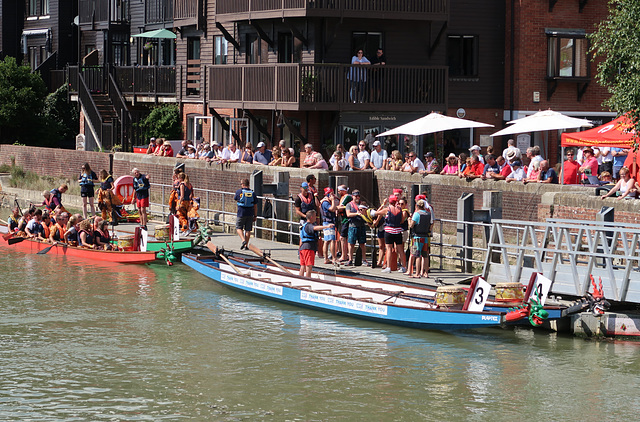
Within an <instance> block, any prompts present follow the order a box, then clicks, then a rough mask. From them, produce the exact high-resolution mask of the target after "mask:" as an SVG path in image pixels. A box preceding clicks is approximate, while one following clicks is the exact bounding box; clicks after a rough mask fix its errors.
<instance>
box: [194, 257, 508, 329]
mask: <svg viewBox="0 0 640 422" xmlns="http://www.w3.org/2000/svg"><path fill="white" fill-rule="evenodd" d="M184 257H186V258H188V259H192V260H195V261H197V262H198V263H200V264H201V265H204V266H206V267H209V268H211V269H214V270H217V271H221V272H224V273H226V274H230V275H237V276H241V277H245V278H248V279H251V280H254V281H259V282H262V283H268V284H270V285H273V286H279V287H282V288H286V289H293V290H298V291H312V290H309V289H303V288H299V287H296V286H293V285H292V286H284V285H282V284H280V283H276V282H273V281H266V280H261V279H259V278H256V277H252V276H251V275H247V274H238V273H236V272H235V271H229V270H226V269H223V268H219V267H215V266H213V265H211V264H209V263H208V262H205V261H204V260H213V261H216V260H215V257H214V256H213V255H196V254H191V253H187V254H183V258H184ZM216 262H218V261H216ZM261 270H262V269H261ZM266 272H272V271H269V270H267V271H266ZM278 273H279V274H282V275H284V276H286V277H292V278H295V279H298V280H303V281H310V282H318V283H326V284H330V285H334V286H336V287H343V288H350V289H354V290H356V291H357V290H360V291H365V292H368V293H377V294H382V293H380V292H375V291H368V290H367V289H366V288H358V287H354V286H349V285H345V284H342V283H339V282H331V281H326V280H318V279H311V280H309V279H307V278H306V277H302V276H299V275H298V274H286V273H283V272H281V271H278ZM222 284H223V285H227V284H226V283H222ZM238 290H240V291H247V290H245V289H241V288H239V289H238ZM312 292H313V291H312ZM389 293H392V292H389ZM256 294H258V293H256ZM319 294H323V295H327V296H332V297H336V298H342V299H344V297H341V296H339V295H337V294H327V293H319ZM385 294H386V292H385ZM258 295H259V294H258ZM392 297H393V296H392ZM349 299H350V300H355V301H358V302H363V303H375V304H379V305H384V306H393V307H395V308H400V309H413V310H417V311H436V312H449V313H461V314H473V315H492V316H504V315H505V314H506V312H498V311H468V310H462V309H448V308H441V307H434V308H424V307H417V306H408V305H399V304H395V303H386V302H373V301H366V300H362V299H358V298H355V297H352V298H349ZM402 299H405V300H409V301H410V300H411V299H410V298H402ZM285 302H289V301H285ZM423 303H425V302H423ZM496 325H499V324H496Z"/></svg>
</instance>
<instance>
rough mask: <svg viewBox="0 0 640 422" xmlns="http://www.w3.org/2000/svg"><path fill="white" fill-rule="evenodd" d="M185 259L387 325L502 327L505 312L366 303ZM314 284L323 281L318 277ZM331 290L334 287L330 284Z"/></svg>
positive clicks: (272, 293)
mask: <svg viewBox="0 0 640 422" xmlns="http://www.w3.org/2000/svg"><path fill="white" fill-rule="evenodd" d="M182 262H183V263H185V264H186V265H187V266H189V267H191V268H193V269H194V270H196V271H198V272H199V273H201V274H202V275H204V276H206V277H208V278H210V279H212V280H214V281H216V282H218V283H220V284H223V285H225V286H228V287H230V288H233V289H235V290H239V291H243V292H246V293H250V294H253V295H257V296H260V297H265V298H269V299H273V300H277V301H280V302H285V303H289V304H292V305H296V306H302V307H305V308H313V309H318V310H322V311H325V312H331V313H335V314H342V315H347V316H351V317H356V318H360V319H367V320H372V321H377V322H382V323H386V324H393V325H400V326H407V327H413V328H421V329H434V330H459V329H475V328H484V327H495V326H500V325H502V324H503V322H504V318H503V314H500V313H490V312H467V311H456V310H446V309H440V308H424V307H423V308H416V307H408V306H396V305H394V304H391V303H390V304H388V305H387V304H382V303H379V302H366V301H362V300H354V299H349V298H345V297H338V296H335V295H332V294H327V293H323V292H321V291H320V290H321V289H318V290H316V291H312V290H306V289H300V288H293V287H288V286H286V285H282V284H277V283H271V282H269V281H262V280H260V279H259V278H253V277H250V276H246V275H242V274H237V273H233V272H230V271H226V270H223V269H221V268H219V264H218V263H217V262H216V261H215V260H213V259H207V258H202V257H196V256H194V255H191V254H183V255H182ZM310 282H311V283H315V284H317V283H320V282H319V281H318V280H313V281H310ZM327 287H328V289H327V290H329V288H331V286H329V285H327Z"/></svg>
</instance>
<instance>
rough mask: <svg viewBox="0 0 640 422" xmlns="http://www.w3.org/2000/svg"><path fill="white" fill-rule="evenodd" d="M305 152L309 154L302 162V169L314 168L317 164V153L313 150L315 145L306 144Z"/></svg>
mask: <svg viewBox="0 0 640 422" xmlns="http://www.w3.org/2000/svg"><path fill="white" fill-rule="evenodd" d="M304 152H305V153H306V154H307V155H306V156H305V157H304V161H303V162H302V167H306V168H309V167H313V166H314V165H315V164H316V162H317V161H316V153H315V151H314V150H313V145H311V144H306V145H305V146H304Z"/></svg>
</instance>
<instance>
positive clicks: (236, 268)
mask: <svg viewBox="0 0 640 422" xmlns="http://www.w3.org/2000/svg"><path fill="white" fill-rule="evenodd" d="M207 248H209V250H210V251H211V252H213V253H214V254H215V255H216V256H219V257H220V258H222V259H223V260H224V262H226V263H227V264H229V265H230V266H231V268H233V270H234V271H235V272H236V273H238V274H241V275H243V274H242V273H241V272H240V270H239V269H238V267H236V266H235V265H234V264H233V262H231V261H229V259H228V258H227V257H226V256H224V254H222V253H218V252H219V251H218V247H217V246H216V245H214V244H213V242H207Z"/></svg>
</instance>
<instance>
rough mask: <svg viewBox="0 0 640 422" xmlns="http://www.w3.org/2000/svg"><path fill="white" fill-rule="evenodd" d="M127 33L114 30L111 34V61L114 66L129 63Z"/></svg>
mask: <svg viewBox="0 0 640 422" xmlns="http://www.w3.org/2000/svg"><path fill="white" fill-rule="evenodd" d="M127 35H128V34H125V33H119V32H114V33H112V35H111V61H112V63H113V64H114V65H116V66H127V65H128V64H129V63H128V61H129V37H128V36H127Z"/></svg>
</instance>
